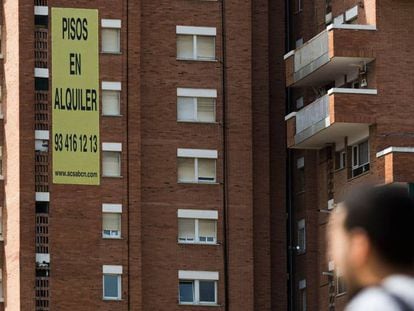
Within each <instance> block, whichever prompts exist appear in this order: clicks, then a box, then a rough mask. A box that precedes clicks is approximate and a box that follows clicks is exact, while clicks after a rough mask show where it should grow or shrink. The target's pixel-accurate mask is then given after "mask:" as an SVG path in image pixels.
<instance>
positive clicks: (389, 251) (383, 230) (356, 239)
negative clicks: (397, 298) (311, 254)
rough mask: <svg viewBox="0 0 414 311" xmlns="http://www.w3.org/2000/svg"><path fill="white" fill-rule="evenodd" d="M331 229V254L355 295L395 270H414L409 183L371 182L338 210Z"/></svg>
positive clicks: (413, 216)
mask: <svg viewBox="0 0 414 311" xmlns="http://www.w3.org/2000/svg"><path fill="white" fill-rule="evenodd" d="M329 226H330V228H329V230H328V241H329V253H330V254H329V255H330V256H331V258H332V259H333V260H334V262H335V268H336V269H337V271H340V272H341V273H342V275H343V277H344V279H345V281H346V282H347V286H348V289H349V292H350V294H351V296H352V295H353V294H354V293H356V292H357V291H358V290H359V289H361V288H363V287H366V286H371V285H377V284H379V283H380V282H381V281H382V280H383V279H384V278H385V277H387V276H389V275H391V274H397V273H403V274H411V273H412V272H413V269H414V201H413V199H412V198H411V197H410V196H409V194H408V190H407V188H406V187H402V186H396V185H393V186H380V187H366V188H363V189H359V190H357V191H354V192H352V193H351V194H350V195H349V196H348V197H347V198H346V199H345V200H344V201H343V202H342V203H341V204H340V205H339V206H338V208H337V209H336V211H335V212H334V213H333V215H332V217H331V221H330V224H329Z"/></svg>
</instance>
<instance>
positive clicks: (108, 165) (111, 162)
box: [102, 151, 121, 177]
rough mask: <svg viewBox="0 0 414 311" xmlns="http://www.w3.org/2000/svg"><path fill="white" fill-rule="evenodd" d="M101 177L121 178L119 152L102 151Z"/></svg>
mask: <svg viewBox="0 0 414 311" xmlns="http://www.w3.org/2000/svg"><path fill="white" fill-rule="evenodd" d="M102 175H103V176H110V177H111V176H112V177H114V176H121V154H120V152H113V151H104V152H103V153H102Z"/></svg>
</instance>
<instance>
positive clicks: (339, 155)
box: [335, 150, 346, 170]
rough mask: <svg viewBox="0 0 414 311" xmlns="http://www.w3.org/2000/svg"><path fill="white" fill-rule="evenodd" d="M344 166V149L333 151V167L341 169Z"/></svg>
mask: <svg viewBox="0 0 414 311" xmlns="http://www.w3.org/2000/svg"><path fill="white" fill-rule="evenodd" d="M345 166H346V152H345V151H344V150H342V151H337V152H335V169H336V170H341V169H343V168H345Z"/></svg>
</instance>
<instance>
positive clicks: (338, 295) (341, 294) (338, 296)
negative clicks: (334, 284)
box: [335, 292, 346, 298]
mask: <svg viewBox="0 0 414 311" xmlns="http://www.w3.org/2000/svg"><path fill="white" fill-rule="evenodd" d="M345 295H346V292H343V293H340V294H336V296H335V297H336V298H340V297H343V296H345Z"/></svg>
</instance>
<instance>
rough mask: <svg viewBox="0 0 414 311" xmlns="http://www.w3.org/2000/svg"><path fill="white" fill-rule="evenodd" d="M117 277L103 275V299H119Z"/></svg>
mask: <svg viewBox="0 0 414 311" xmlns="http://www.w3.org/2000/svg"><path fill="white" fill-rule="evenodd" d="M118 278H120V276H119V275H114V274H105V275H104V297H105V298H119V288H118Z"/></svg>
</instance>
